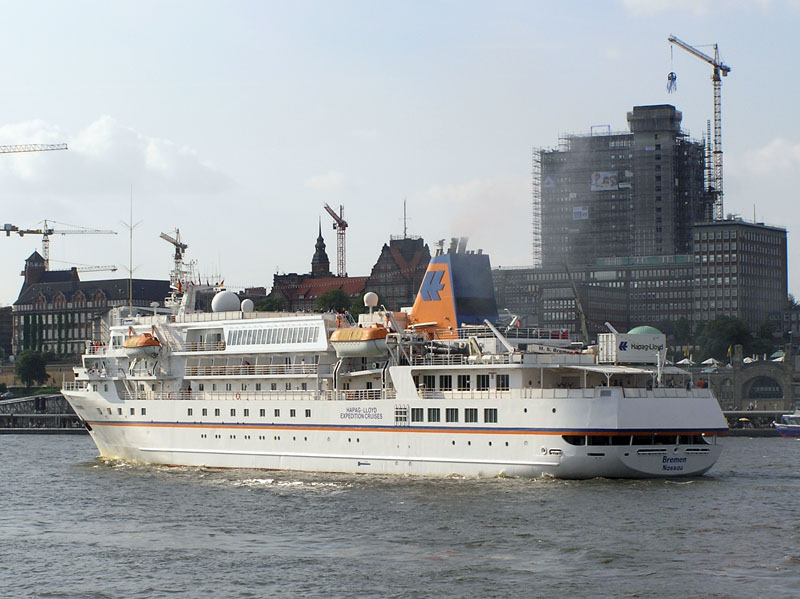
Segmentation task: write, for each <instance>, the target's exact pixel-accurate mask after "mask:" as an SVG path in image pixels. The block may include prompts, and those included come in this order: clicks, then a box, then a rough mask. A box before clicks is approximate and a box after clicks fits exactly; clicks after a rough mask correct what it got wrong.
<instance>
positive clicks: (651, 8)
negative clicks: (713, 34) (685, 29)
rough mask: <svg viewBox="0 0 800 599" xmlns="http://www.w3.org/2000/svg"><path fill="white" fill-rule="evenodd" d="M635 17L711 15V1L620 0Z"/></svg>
mask: <svg viewBox="0 0 800 599" xmlns="http://www.w3.org/2000/svg"><path fill="white" fill-rule="evenodd" d="M620 1H621V4H622V5H623V6H624V7H625V8H627V9H628V11H629V12H630V13H631V14H632V15H633V16H635V17H651V16H653V15H657V14H661V13H665V12H680V13H690V14H692V15H694V16H698V17H702V16H706V15H708V14H710V13H711V4H712V2H711V0H620Z"/></svg>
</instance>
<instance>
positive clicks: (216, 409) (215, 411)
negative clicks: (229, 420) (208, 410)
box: [214, 408, 219, 416]
mask: <svg viewBox="0 0 800 599" xmlns="http://www.w3.org/2000/svg"><path fill="white" fill-rule="evenodd" d="M214 416H219V408H214Z"/></svg>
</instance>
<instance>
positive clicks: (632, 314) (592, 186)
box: [494, 105, 790, 332]
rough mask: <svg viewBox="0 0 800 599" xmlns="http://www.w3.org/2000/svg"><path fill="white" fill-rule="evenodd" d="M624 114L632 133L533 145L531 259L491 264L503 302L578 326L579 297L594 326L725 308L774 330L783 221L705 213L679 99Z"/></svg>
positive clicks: (781, 290)
mask: <svg viewBox="0 0 800 599" xmlns="http://www.w3.org/2000/svg"><path fill="white" fill-rule="evenodd" d="M627 119H628V125H629V131H627V132H611V131H610V128H592V130H591V131H590V133H589V134H588V135H566V136H563V137H562V139H561V142H560V144H559V148H558V149H557V150H539V151H536V152H534V168H533V173H534V181H533V188H534V194H533V215H534V227H533V231H534V233H533V242H534V243H533V246H534V264H535V267H527V268H522V269H508V268H505V269H502V270H499V269H498V270H496V271H495V272H494V280H495V286H496V288H497V295H498V302H499V306H500V308H501V309H503V308H506V309H507V310H508V311H509V312H512V313H515V314H518V315H520V316H521V317H523V319H524V320H525V321H526V322H527V323H529V324H535V325H538V326H543V327H553V328H561V327H563V328H567V329H569V330H571V331H573V332H578V331H580V330H581V326H580V314H579V312H580V311H579V310H578V308H579V307H580V308H582V312H583V315H584V316H585V319H586V323H587V328H588V329H589V331H590V332H599V331H601V330H605V325H604V323H605V322H610V323H611V324H612V325H613V326H615V327H617V328H618V329H620V330H623V329H628V328H632V327H634V326H639V325H651V326H655V327H657V328H660V329H661V330H665V331H666V332H669V330H670V329H671V328H672V327H675V326H677V324H678V323H679V322H681V321H686V323H688V325H689V327H690V328H693V327H694V326H695V325H697V324H698V323H701V322H707V321H709V320H713V319H714V318H715V317H716V316H718V315H722V314H724V315H728V316H734V317H736V318H740V319H742V320H744V321H745V322H746V323H747V324H748V326H749V327H750V328H751V330H753V331H754V332H755V331H756V330H757V329H758V327H759V326H760V324H761V323H762V322H763V321H765V320H771V321H773V322H774V323H775V325H776V327H777V328H779V329H781V328H782V327H783V326H784V322H785V318H784V314H783V313H784V311H785V310H786V307H787V302H786V300H787V291H788V287H787V282H786V269H787V261H786V231H785V230H784V229H780V228H778V227H770V226H766V225H764V224H763V223H746V222H744V221H743V220H742V219H741V218H738V217H734V216H728V217H726V219H725V220H721V221H713V220H712V216H713V206H714V199H715V194H714V192H713V189H711V187H710V186H709V185H707V184H704V172H705V165H706V162H707V161H706V158H705V157H706V147H705V144H704V143H702V142H699V141H694V140H692V139H691V138H690V136H689V134H688V133H686V132H684V131H683V130H682V129H681V126H680V125H681V120H682V114H681V113H680V112H679V111H678V110H676V109H675V107H674V106H671V105H657V106H636V107H634V108H633V110H632V111H631V112H629V113H628V115H627ZM576 298H577V301H576ZM786 324H790V323H788V322H787V323H786ZM787 328H788V327H787Z"/></svg>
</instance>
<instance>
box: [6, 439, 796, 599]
mask: <svg viewBox="0 0 800 599" xmlns="http://www.w3.org/2000/svg"><path fill="white" fill-rule="evenodd" d="M722 442H723V443H724V444H725V451H724V453H723V456H722V458H721V459H720V461H719V462H718V463H717V465H716V466H715V467H714V469H713V470H712V471H711V473H710V474H709V475H706V476H704V477H702V478H698V479H692V480H688V481H680V480H677V481H609V480H591V481H580V482H579V481H557V480H540V479H537V480H519V479H487V480H474V479H464V478H445V479H429V478H412V477H372V476H369V477H368V476H364V475H359V476H356V475H323V474H318V475H314V474H302V473H293V472H264V471H252V470H238V471H237V470H205V469H197V468H163V467H156V466H144V465H134V464H129V463H122V462H106V461H102V460H99V459H97V458H96V457H95V456H96V455H97V451H96V449H95V447H94V445H93V444H92V442H91V440H90V439H89V438H88V437H74V436H53V437H50V436H33V435H31V436H3V437H0V447H2V466H0V473H2V484H0V548H2V549H1V550H0V587H2V588H1V589H0V596H2V597H58V598H64V597H81V598H87V597H88V598H92V597H95V598H99V597H109V598H112V597H113V598H118V597H126V598H128V597H142V598H144V597H146V598H151V597H176V596H185V597H271V596H302V597H432V596H445V597H523V596H525V597H555V596H567V597H570V596H573V597H582V596H592V597H679V596H680V597H686V596H692V597H796V596H798V595H800V476H798V475H799V474H800V441H797V440H790V439H777V438H770V439H741V438H731V439H725V440H723V441H722Z"/></svg>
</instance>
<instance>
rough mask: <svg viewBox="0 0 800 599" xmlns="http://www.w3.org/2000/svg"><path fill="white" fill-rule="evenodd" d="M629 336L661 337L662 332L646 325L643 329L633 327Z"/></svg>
mask: <svg viewBox="0 0 800 599" xmlns="http://www.w3.org/2000/svg"><path fill="white" fill-rule="evenodd" d="M628 335H661V331H659V330H658V329H657V328H655V327H649V326H647V325H644V326H641V327H633V328H632V329H631V330H630V331H628Z"/></svg>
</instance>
